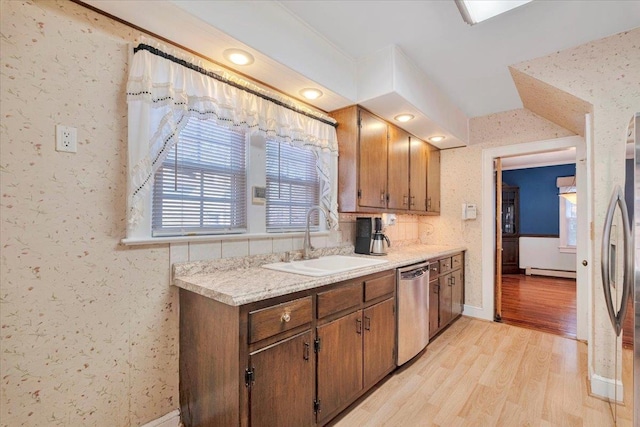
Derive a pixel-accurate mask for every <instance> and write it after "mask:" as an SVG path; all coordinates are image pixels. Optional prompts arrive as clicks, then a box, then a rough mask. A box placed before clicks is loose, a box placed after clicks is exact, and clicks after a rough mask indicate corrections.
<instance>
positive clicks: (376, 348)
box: [363, 298, 396, 388]
mask: <svg viewBox="0 0 640 427" xmlns="http://www.w3.org/2000/svg"><path fill="white" fill-rule="evenodd" d="M394 305H395V299H394V298H389V299H388V300H385V301H382V302H381V303H379V304H376V305H374V306H371V307H369V308H366V309H365V310H364V318H363V322H364V323H363V326H364V386H365V388H368V387H369V386H372V385H373V384H375V383H376V382H378V380H380V378H381V377H382V376H383V375H385V374H386V373H387V372H389V371H390V370H391V369H393V368H394V367H395V357H394V356H395V354H394V353H395V352H394V349H395V343H396V318H395V313H394V312H395V310H394Z"/></svg>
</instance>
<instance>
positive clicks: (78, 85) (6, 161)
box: [0, 1, 178, 426]
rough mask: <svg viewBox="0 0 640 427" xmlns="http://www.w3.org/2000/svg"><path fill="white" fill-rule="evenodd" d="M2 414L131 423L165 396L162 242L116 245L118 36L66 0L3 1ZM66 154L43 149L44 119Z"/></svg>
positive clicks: (168, 291) (120, 199) (172, 312)
mask: <svg viewBox="0 0 640 427" xmlns="http://www.w3.org/2000/svg"><path fill="white" fill-rule="evenodd" d="M1 4H2V10H1V15H2V17H1V19H2V24H1V32H2V40H1V47H0V50H1V52H2V65H1V70H2V71H1V80H0V87H1V91H2V92H1V93H2V95H1V96H2V103H1V111H2V113H1V117H2V118H1V120H2V126H1V129H0V131H1V146H0V164H1V169H0V173H1V175H0V179H1V183H0V184H1V194H2V199H1V211H0V213H1V220H2V221H1V231H0V232H1V235H2V249H1V250H2V258H1V264H0V269H1V271H0V274H1V290H0V297H1V300H0V325H1V329H0V333H1V334H2V342H1V347H2V348H1V351H0V367H1V370H2V372H1V374H0V378H2V383H1V385H0V391H1V393H2V396H1V400H0V405H1V411H0V424H1V425H3V426H17V425H28V426H55V425H65V426H89V425H96V426H127V425H140V424H144V423H146V422H148V421H150V420H152V419H155V418H158V417H160V416H162V415H164V414H166V413H168V412H170V411H172V410H173V409H175V408H177V407H178V354H177V353H178V310H177V292H176V289H175V288H173V287H171V286H170V285H169V248H168V245H164V246H155V247H136V248H127V247H123V246H121V245H120V244H119V240H120V239H121V238H123V237H124V235H125V203H126V197H125V188H126V185H125V170H126V159H127V144H126V138H127V107H126V99H125V94H124V93H125V83H126V75H127V57H128V54H127V43H128V42H129V41H132V40H133V38H134V37H135V36H136V34H134V33H133V32H132V30H130V29H128V28H127V27H125V26H123V25H121V24H117V23H115V22H113V21H111V20H109V19H106V18H104V17H102V16H99V15H97V14H95V13H93V12H90V11H89V10H87V9H85V8H82V7H80V6H77V5H75V4H73V3H71V2H50V1H46V2H45V1H43V2H35V3H32V2H21V1H2V2H1ZM58 123H62V124H66V125H69V126H74V127H76V128H77V129H78V153H77V154H68V153H59V152H56V151H55V125H56V124H58Z"/></svg>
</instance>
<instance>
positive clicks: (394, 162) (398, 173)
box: [388, 126, 409, 210]
mask: <svg viewBox="0 0 640 427" xmlns="http://www.w3.org/2000/svg"><path fill="white" fill-rule="evenodd" d="M388 165H389V171H388V177H389V180H388V192H389V203H388V207H389V209H396V210H398V209H409V134H408V133H407V132H405V131H403V130H402V129H399V128H397V127H395V126H389V163H388Z"/></svg>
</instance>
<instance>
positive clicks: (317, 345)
mask: <svg viewBox="0 0 640 427" xmlns="http://www.w3.org/2000/svg"><path fill="white" fill-rule="evenodd" d="M320 347H321V340H320V338H316V339H315V341H313V351H315V352H316V353H318V352H319V351H320Z"/></svg>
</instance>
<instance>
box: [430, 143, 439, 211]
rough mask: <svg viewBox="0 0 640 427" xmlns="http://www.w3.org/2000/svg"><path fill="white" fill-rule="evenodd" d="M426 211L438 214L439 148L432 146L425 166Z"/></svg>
mask: <svg viewBox="0 0 640 427" xmlns="http://www.w3.org/2000/svg"><path fill="white" fill-rule="evenodd" d="M427 212H428V213H430V214H440V150H439V149H437V148H436V147H433V146H430V147H429V160H428V166H427Z"/></svg>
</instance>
